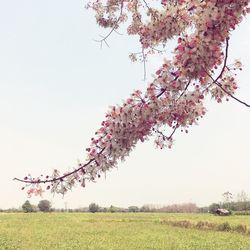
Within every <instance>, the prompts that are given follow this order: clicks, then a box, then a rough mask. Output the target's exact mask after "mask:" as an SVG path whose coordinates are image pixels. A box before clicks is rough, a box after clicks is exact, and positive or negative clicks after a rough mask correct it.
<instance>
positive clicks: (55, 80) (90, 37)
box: [0, 0, 250, 208]
mask: <svg viewBox="0 0 250 250" xmlns="http://www.w3.org/2000/svg"><path fill="white" fill-rule="evenodd" d="M85 3H86V2H82V1H79V0H76V1H66V0H43V1H34V0H23V1H20V0H8V1H4V0H0V36H1V37H0V69H1V74H0V169H1V175H0V176H1V177H0V178H1V181H0V208H8V207H19V206H21V205H22V203H23V202H24V201H25V200H26V199H27V195H26V193H25V192H24V191H21V190H20V189H21V186H22V185H21V184H20V183H18V182H14V181H13V180H12V179H13V177H21V178H22V177H24V176H25V175H26V174H28V173H31V174H32V175H34V176H36V175H39V174H41V173H44V174H47V173H48V174H50V173H51V172H52V169H53V168H58V169H61V170H62V171H63V170H67V169H69V168H70V167H74V166H75V165H76V163H77V160H78V159H80V160H83V159H85V148H86V147H88V145H89V142H90V138H91V137H92V136H93V134H94V132H95V130H96V129H97V128H99V126H100V123H101V121H102V120H103V119H104V116H105V112H106V111H107V110H108V107H109V105H114V104H119V103H121V101H122V99H125V98H127V97H128V96H129V94H130V93H131V92H132V91H133V90H134V89H140V88H144V87H145V86H146V84H148V82H149V81H150V80H151V78H150V75H151V73H153V72H154V71H155V69H157V66H159V65H161V60H160V59H157V58H153V59H152V61H151V62H149V63H148V64H147V74H148V79H147V80H146V81H143V65H142V64H140V63H137V64H133V63H131V62H130V60H129V58H128V54H129V53H130V52H137V51H138V48H139V46H138V42H137V39H136V38H135V37H134V38H132V37H127V36H126V35H117V34H113V36H112V37H110V38H109V40H108V42H109V45H110V48H107V47H105V46H104V47H103V48H102V49H100V46H99V44H98V43H96V42H94V39H98V37H99V35H100V34H106V32H107V30H101V29H99V28H98V27H97V25H96V23H95V20H94V18H93V13H91V11H87V10H85V9H84V4H85ZM249 34H250V20H249V18H248V20H247V19H245V20H244V22H242V23H241V25H240V27H238V29H237V31H235V32H233V34H232V39H231V40H230V49H229V51H230V56H229V62H230V61H231V62H233V61H234V59H236V58H239V59H241V60H242V63H243V65H244V69H243V71H242V72H241V73H240V74H239V75H238V79H239V85H240V89H239V90H238V91H237V97H239V98H240V99H242V100H244V101H247V102H248V103H249V102H250V85H249V81H250V77H249V66H250V50H249V47H250V40H249V38H247V37H249ZM169 52H170V51H169ZM168 55H169V53H168ZM207 109H208V113H207V115H206V116H205V117H204V118H203V119H202V121H200V124H199V126H195V127H193V128H191V129H190V131H189V134H188V135H186V134H182V133H177V135H176V138H175V139H176V141H175V145H174V147H173V148H172V149H171V150H167V149H165V150H159V149H155V146H154V144H153V142H152V141H148V142H145V143H143V144H142V143H139V144H138V145H137V148H136V149H135V150H134V151H133V152H132V153H131V155H130V157H129V158H128V159H127V160H126V162H124V163H120V164H119V165H118V169H113V170H112V171H111V172H109V173H108V174H107V176H106V179H105V178H101V179H99V180H98V181H97V183H88V184H87V186H86V188H85V189H82V188H75V189H73V191H72V192H69V193H68V194H66V196H65V197H64V198H62V197H61V196H60V195H56V196H55V197H53V195H52V194H50V193H49V192H47V193H46V194H44V196H43V198H45V199H49V200H51V201H52V203H53V206H55V207H64V205H65V203H67V204H68V207H69V208H77V207H84V206H88V205H89V203H91V202H96V203H98V204H99V205H101V206H110V205H111V204H113V205H116V206H122V207H127V206H130V205H138V206H142V205H143V204H160V205H164V204H171V203H182V202H195V203H197V204H198V205H208V204H210V203H211V202H216V201H220V200H222V193H223V192H225V191H230V192H231V193H233V194H234V195H236V194H237V193H239V192H240V191H241V190H244V191H245V192H247V193H248V194H249V195H250V145H249V144H250V132H249V128H250V109H249V108H246V107H245V106H242V105H241V104H239V103H237V102H235V101H233V100H231V101H230V102H228V103H224V104H217V103H214V102H208V106H207ZM40 199H41V198H40V197H39V198H32V199H30V201H31V203H33V204H37V202H38V201H39V200H40Z"/></svg>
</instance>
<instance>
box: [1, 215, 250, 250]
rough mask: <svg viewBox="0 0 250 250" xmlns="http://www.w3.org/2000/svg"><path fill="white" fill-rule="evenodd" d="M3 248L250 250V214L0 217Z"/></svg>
mask: <svg viewBox="0 0 250 250" xmlns="http://www.w3.org/2000/svg"><path fill="white" fill-rule="evenodd" d="M207 224H208V225H210V226H211V225H212V226H211V227H210V226H209V227H206V225H207ZM197 225H203V226H202V227H199V226H197ZM204 225H205V226H204ZM221 225H227V227H223V226H221ZM228 225H229V228H228ZM185 227H186V228H185ZM198 228H199V229H198ZM237 228H244V230H243V231H241V230H238V231H239V232H237V230H236V229H237ZM218 230H229V232H226V231H218ZM5 249H6V250H7V249H13V250H14V249H15V250H16V249H22V250H36V249H51V250H56V249H79V250H81V249H100V250H101V249H107V250H112V249H115V250H120V249H126V250H130V249H131V250H133V249H136V250H137V249H143V250H146V249H157V250H158V249H173V250H178V249H197V250H206V249H207V250H216V249H225V250H230V249H232V250H240V249H244V250H249V249H250V216H230V217H217V216H213V215H204V214H157V213H156V214H150V213H149V214H147V213H135V214H132V213H130V214H127V213H126V214H118V213H113V214H108V213H102V214H101V213H96V214H89V213H78V214H76V213H49V214H43V213H34V214H22V213H17V214H5V213H0V250H5Z"/></svg>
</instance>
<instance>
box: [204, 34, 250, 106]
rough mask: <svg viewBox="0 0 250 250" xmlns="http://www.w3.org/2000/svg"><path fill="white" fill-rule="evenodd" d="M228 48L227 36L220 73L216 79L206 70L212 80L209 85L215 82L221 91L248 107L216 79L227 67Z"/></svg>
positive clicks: (218, 77)
mask: <svg viewBox="0 0 250 250" xmlns="http://www.w3.org/2000/svg"><path fill="white" fill-rule="evenodd" d="M228 48H229V38H227V39H226V52H225V59H224V63H223V66H222V69H221V72H220V74H219V75H218V76H217V78H216V79H214V78H213V77H212V76H211V75H210V74H209V73H208V72H207V71H206V73H207V75H208V76H209V77H210V78H211V80H212V81H213V82H212V83H211V84H210V86H211V85H212V84H216V85H217V86H218V87H219V88H220V89H221V90H223V91H224V92H225V93H226V94H227V95H228V96H230V97H231V98H232V99H234V100H235V101H237V102H239V103H241V104H243V105H245V106H246V107H248V108H249V107H250V105H249V104H247V103H246V102H243V101H241V100H240V99H239V98H237V97H235V96H234V95H232V94H231V93H229V92H228V91H227V90H226V89H225V88H223V86H222V85H221V84H220V83H219V82H218V80H219V79H220V78H221V77H222V75H223V73H224V71H225V69H226V68H227V69H228V67H227V59H228Z"/></svg>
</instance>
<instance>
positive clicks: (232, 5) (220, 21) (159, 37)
mask: <svg viewBox="0 0 250 250" xmlns="http://www.w3.org/2000/svg"><path fill="white" fill-rule="evenodd" d="M248 4H249V0H238V1H236V0H216V1H215V0H210V1H198V0H190V1H187V0H178V1H177V0H176V1H161V2H160V6H161V9H160V10H158V9H156V8H153V7H150V6H149V5H148V4H147V2H146V1H140V0H106V1H101V0H95V1H94V2H92V3H90V4H88V7H89V8H92V9H93V10H94V11H95V12H96V20H97V23H98V24H99V25H101V26H102V27H105V28H107V27H109V28H111V30H115V29H117V28H118V27H119V25H120V24H121V23H122V22H125V21H126V19H127V17H128V16H129V14H131V18H128V20H130V21H131V23H130V24H129V25H128V34H137V35H139V41H140V43H141V45H142V47H143V48H144V49H147V48H150V47H151V46H155V45H159V44H164V43H166V42H167V40H168V39H171V38H172V37H173V36H178V44H177V46H176V48H175V50H174V58H173V59H172V60H171V61H169V60H165V61H164V62H163V64H162V66H161V67H160V68H159V69H158V70H157V71H156V72H155V76H154V80H153V81H152V82H151V83H150V84H149V85H148V87H147V89H146V91H145V93H143V92H142V91H140V90H136V91H134V92H133V93H132V94H131V95H130V96H129V98H128V99H127V100H126V101H124V102H123V103H122V105H117V106H112V107H111V108H110V110H109V111H108V112H107V114H106V119H105V120H104V121H103V122H102V123H101V126H100V128H99V129H98V130H97V131H96V133H95V136H94V137H93V138H92V139H91V142H90V146H89V147H88V148H87V149H86V154H87V157H86V163H85V164H83V163H79V165H78V166H77V168H75V169H73V170H72V171H71V172H67V173H60V172H59V171H58V170H55V171H54V172H53V174H52V175H51V176H46V178H42V176H40V177H38V178H33V177H31V176H30V175H29V176H27V177H25V178H24V179H23V180H20V179H18V180H19V181H21V182H24V183H26V185H27V186H29V187H30V189H29V191H28V192H29V194H32V193H35V194H36V193H38V194H40V193H41V192H42V191H41V190H42V189H41V187H40V184H47V189H50V190H51V191H52V192H56V193H62V194H64V193H66V192H67V191H68V190H69V189H71V188H72V187H73V186H75V184H77V183H80V184H81V186H83V187H85V183H86V181H95V180H96V179H97V178H99V177H100V176H101V174H103V173H106V171H108V170H110V169H111V168H113V167H115V166H117V164H118V161H120V160H124V159H125V158H126V157H127V156H128V155H129V153H130V152H131V150H132V149H133V148H134V147H135V146H136V144H137V142H138V141H142V142H143V141H144V140H147V139H148V138H149V136H155V143H156V146H157V147H160V148H164V147H171V146H172V143H173V136H174V133H175V132H176V131H177V130H178V129H180V130H181V131H185V132H188V129H189V127H190V126H192V125H194V124H197V121H198V120H199V119H200V118H201V117H203V116H204V115H205V113H206V108H205V107H204V99H205V96H206V95H209V94H210V95H211V96H212V97H213V98H215V100H217V101H218V102H221V101H222V99H223V98H224V97H226V98H229V97H230V96H231V97H232V96H233V94H234V93H235V90H236V89H237V85H236V80H235V74H233V73H232V71H233V70H236V69H240V70H241V67H242V65H241V63H240V62H239V61H236V62H235V64H234V65H233V66H232V67H231V66H229V65H227V59H228V41H229V36H230V32H231V31H232V30H233V29H235V27H236V25H238V24H239V23H240V22H241V20H242V18H243V16H244V15H246V14H247V12H249V8H248ZM152 5H153V3H152ZM143 11H144V13H143ZM187 27H189V28H190V30H191V32H190V30H189V32H185V30H186V29H187ZM219 67H221V70H220V73H219V74H218V76H217V77H215V76H214V74H215V73H214V72H215V70H216V69H217V70H219ZM166 130H167V131H169V135H166V134H165V131H166Z"/></svg>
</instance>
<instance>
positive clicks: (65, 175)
mask: <svg viewBox="0 0 250 250" xmlns="http://www.w3.org/2000/svg"><path fill="white" fill-rule="evenodd" d="M104 149H105V148H103V149H102V150H101V151H100V152H99V153H98V155H100V154H101V153H102V152H103V151H104ZM95 160H96V158H92V159H90V160H89V161H88V162H87V163H85V164H84V165H80V167H79V168H77V169H75V170H73V171H71V172H69V173H67V174H64V175H62V176H59V177H56V178H53V179H48V180H40V179H38V180H22V179H19V178H14V179H13V180H14V181H20V182H23V183H30V184H39V183H43V184H45V183H49V182H55V181H62V180H63V179H64V178H66V177H68V176H70V175H72V174H75V173H77V172H78V171H80V170H84V168H85V167H87V166H88V165H89V164H90V163H92V162H93V161H95Z"/></svg>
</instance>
